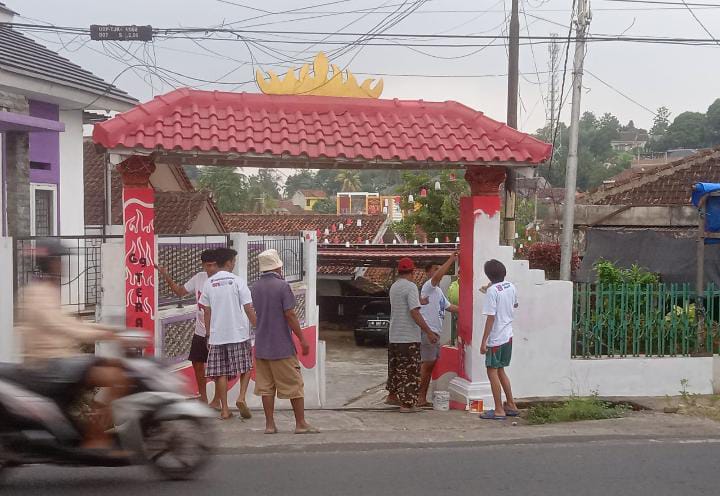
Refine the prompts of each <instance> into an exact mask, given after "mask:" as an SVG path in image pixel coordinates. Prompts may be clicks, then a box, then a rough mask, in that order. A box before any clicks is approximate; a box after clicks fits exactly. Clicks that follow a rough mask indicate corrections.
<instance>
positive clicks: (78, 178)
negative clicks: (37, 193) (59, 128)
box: [59, 110, 85, 235]
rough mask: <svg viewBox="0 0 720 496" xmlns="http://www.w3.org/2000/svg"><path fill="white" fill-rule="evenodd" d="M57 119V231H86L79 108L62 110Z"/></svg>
mask: <svg viewBox="0 0 720 496" xmlns="http://www.w3.org/2000/svg"><path fill="white" fill-rule="evenodd" d="M60 121H61V122H63V123H64V124H65V132H64V133H60V191H59V194H60V234H61V235H80V234H84V232H85V207H84V205H85V201H84V200H85V190H84V180H83V126H82V111H81V110H61V111H60Z"/></svg>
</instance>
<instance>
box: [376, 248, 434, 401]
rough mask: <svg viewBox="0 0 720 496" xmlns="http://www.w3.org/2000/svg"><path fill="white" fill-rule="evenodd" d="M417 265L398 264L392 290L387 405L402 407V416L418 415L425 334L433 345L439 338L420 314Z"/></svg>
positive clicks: (409, 263) (403, 261)
mask: <svg viewBox="0 0 720 496" xmlns="http://www.w3.org/2000/svg"><path fill="white" fill-rule="evenodd" d="M414 270H415V264H414V263H413V261H412V260H411V259H409V258H403V259H401V260H400V261H399V262H398V279H397V281H395V283H394V284H393V285H392V287H391V288H390V306H391V310H390V343H389V345H388V382H387V390H388V393H389V394H388V397H387V400H386V401H387V403H389V404H391V405H399V406H400V411H401V412H402V413H411V412H418V411H420V408H418V407H417V406H416V403H417V401H418V393H419V391H420V341H421V335H422V333H425V335H426V336H427V339H428V341H429V342H430V343H435V342H436V341H437V339H438V337H437V335H436V334H435V333H434V332H433V331H432V329H430V326H428V325H427V323H426V322H425V319H423V317H422V315H421V314H420V294H419V292H418V287H417V285H416V284H415V282H414V281H413V272H414Z"/></svg>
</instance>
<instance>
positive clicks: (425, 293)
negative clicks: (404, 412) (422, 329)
mask: <svg viewBox="0 0 720 496" xmlns="http://www.w3.org/2000/svg"><path fill="white" fill-rule="evenodd" d="M456 260H457V253H453V254H452V255H451V256H450V258H448V259H447V260H446V261H445V263H444V264H442V265H441V266H437V265H435V264H430V265H427V266H426V267H425V275H426V276H427V278H428V280H427V281H425V284H423V285H422V289H421V290H420V304H421V305H422V306H421V307H420V315H422V317H423V319H425V322H427V325H428V326H430V329H432V331H433V332H434V333H435V334H437V335H438V337H439V336H440V334H442V331H443V322H444V320H445V312H452V313H457V312H458V307H457V306H456V305H453V304H451V303H450V302H449V301H448V299H447V297H446V296H445V293H443V291H442V289H440V281H442V278H443V277H445V275H446V274H447V273H448V271H449V270H450V269H451V268H452V267H453V265H455V261H456ZM421 339H422V341H421V342H420V394H419V395H418V403H417V405H416V406H419V407H424V406H430V403H428V401H427V393H428V389H429V387H430V380H431V379H432V372H433V369H434V368H435V362H437V360H438V358H440V347H441V346H440V340H439V339H438V341H437V342H435V343H431V342H430V341H429V340H428V338H427V336H426V335H425V334H423V335H422V336H421Z"/></svg>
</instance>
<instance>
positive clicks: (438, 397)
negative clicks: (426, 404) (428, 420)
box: [433, 391, 450, 412]
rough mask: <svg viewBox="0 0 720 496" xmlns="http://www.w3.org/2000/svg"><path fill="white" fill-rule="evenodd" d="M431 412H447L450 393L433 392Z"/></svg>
mask: <svg viewBox="0 0 720 496" xmlns="http://www.w3.org/2000/svg"><path fill="white" fill-rule="evenodd" d="M433 410H437V411H439V412H447V411H448V410H450V392H448V391H435V392H433Z"/></svg>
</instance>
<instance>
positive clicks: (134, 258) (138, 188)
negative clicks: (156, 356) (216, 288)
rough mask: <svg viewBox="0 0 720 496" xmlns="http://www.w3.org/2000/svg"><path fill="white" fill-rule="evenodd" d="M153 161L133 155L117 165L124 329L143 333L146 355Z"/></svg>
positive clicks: (151, 310)
mask: <svg viewBox="0 0 720 496" xmlns="http://www.w3.org/2000/svg"><path fill="white" fill-rule="evenodd" d="M154 171H155V163H154V160H153V157H152V156H150V157H145V156H138V155H133V156H132V157H130V158H128V159H126V160H124V161H123V162H121V163H120V164H119V165H118V172H120V175H121V177H122V182H123V193H122V197H123V224H124V236H125V325H126V326H127V327H128V328H132V329H144V330H145V331H147V334H148V337H149V338H150V343H151V344H150V346H149V347H148V348H147V349H145V350H144V353H145V354H146V355H152V354H153V353H154V351H155V346H154V343H155V316H156V307H157V302H156V301H155V268H154V266H155V209H154V203H155V192H154V191H153V189H152V186H151V185H150V175H151V174H152V173H153V172H154Z"/></svg>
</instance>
